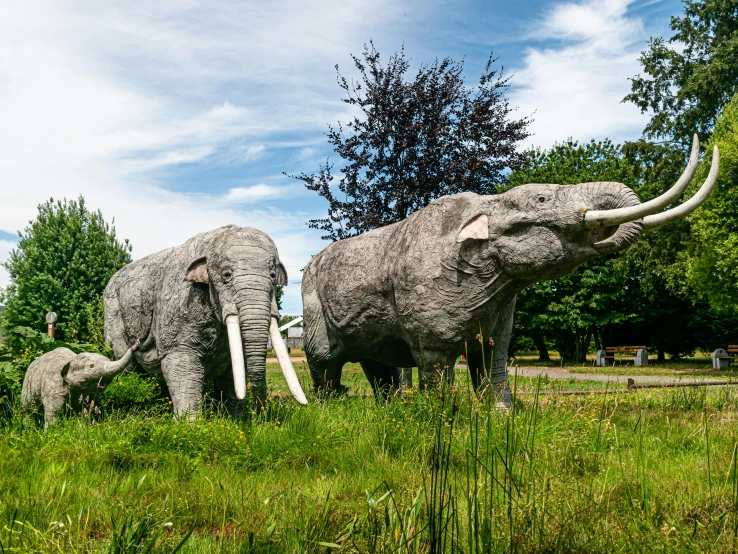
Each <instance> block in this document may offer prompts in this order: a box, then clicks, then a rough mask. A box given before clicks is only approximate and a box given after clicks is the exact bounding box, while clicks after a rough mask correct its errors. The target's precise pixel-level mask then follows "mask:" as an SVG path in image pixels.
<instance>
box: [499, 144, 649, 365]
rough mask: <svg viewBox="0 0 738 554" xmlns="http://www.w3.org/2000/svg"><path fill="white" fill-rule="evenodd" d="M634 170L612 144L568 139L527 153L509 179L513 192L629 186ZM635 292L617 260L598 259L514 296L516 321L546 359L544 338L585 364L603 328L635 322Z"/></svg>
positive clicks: (561, 352) (563, 352)
mask: <svg viewBox="0 0 738 554" xmlns="http://www.w3.org/2000/svg"><path fill="white" fill-rule="evenodd" d="M633 180H634V179H633V169H632V167H631V166H630V164H629V163H628V162H627V161H626V160H625V159H624V158H623V156H622V154H621V151H620V147H619V146H617V145H614V144H613V143H612V142H611V141H609V140H605V141H601V142H595V141H591V142H589V143H587V144H581V145H580V144H579V143H578V142H576V141H572V140H571V139H569V140H568V141H567V142H565V143H562V144H556V145H554V146H553V147H552V148H551V149H549V150H540V149H538V150H534V151H532V152H530V155H529V157H528V160H527V162H526V163H525V166H524V168H523V169H521V170H519V171H516V172H513V173H512V174H511V175H510V182H511V184H512V185H513V186H516V185H521V184H526V183H559V184H571V183H583V182H587V181H617V182H622V183H626V184H631V185H632V184H633ZM633 288H637V283H634V282H633V280H632V279H631V276H630V275H629V272H628V271H627V267H626V265H624V264H623V263H622V262H620V261H619V259H618V258H617V256H608V257H606V258H598V259H597V260H593V261H592V262H590V263H588V264H585V265H584V266H582V267H581V268H579V269H578V270H577V271H575V272H574V273H573V274H571V275H567V276H564V277H561V278H560V279H556V280H553V281H543V282H540V283H537V284H535V285H533V286H531V287H530V288H528V289H527V290H526V291H524V292H522V293H521V294H520V295H519V296H518V302H517V304H516V312H517V315H516V317H517V321H518V323H519V325H520V328H521V331H522V332H523V333H524V334H526V335H527V336H529V337H530V338H531V339H533V341H534V342H535V343H536V345H537V348H538V350H539V353H540V357H541V359H542V360H545V359H546V358H547V357H548V353H547V351H546V350H545V341H543V340H542V339H543V337H546V338H548V339H549V340H550V341H551V342H552V343H553V344H554V346H555V347H556V349H557V350H558V351H559V353H560V354H561V355H562V356H563V357H564V358H565V359H568V360H570V361H573V360H576V361H584V359H585V358H586V355H587V351H588V349H589V345H590V341H591V340H592V338H593V337H595V339H596V341H598V342H599V340H600V335H601V333H602V329H603V328H604V327H605V326H609V325H614V324H620V323H623V322H626V321H636V320H638V318H639V316H638V313H637V311H636V310H633V309H631V307H630V304H631V302H632V299H633V290H632V289H633Z"/></svg>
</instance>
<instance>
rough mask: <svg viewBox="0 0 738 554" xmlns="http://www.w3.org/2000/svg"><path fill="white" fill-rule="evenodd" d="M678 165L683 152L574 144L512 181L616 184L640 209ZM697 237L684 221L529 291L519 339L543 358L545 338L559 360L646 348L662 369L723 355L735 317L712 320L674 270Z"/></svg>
mask: <svg viewBox="0 0 738 554" xmlns="http://www.w3.org/2000/svg"><path fill="white" fill-rule="evenodd" d="M683 164H684V157H683V154H682V153H681V151H680V149H679V148H677V147H675V146H671V145H666V144H654V143H649V142H647V141H644V140H639V141H637V142H632V143H626V144H625V145H623V146H622V147H620V146H617V145H614V144H612V143H611V142H610V141H603V142H599V143H598V142H594V141H592V142H590V143H589V144H586V145H580V144H578V143H576V142H573V141H571V140H570V141H568V142H566V143H564V144H557V145H555V146H554V147H553V148H551V149H550V150H547V151H541V150H536V151H534V152H532V153H531V155H530V157H529V160H528V163H527V164H526V167H525V168H524V169H523V170H521V171H518V172H514V173H513V174H512V175H511V176H510V181H511V183H512V184H513V185H518V184H523V183H530V182H534V183H536V182H537V183H560V184H566V183H580V182H587V181H617V182H621V183H624V184H626V185H628V186H629V187H631V188H632V189H633V190H635V191H636V193H637V194H638V195H639V197H640V198H641V200H643V201H645V200H649V199H650V198H653V197H655V196H658V195H659V194H662V193H663V192H664V191H665V190H667V189H668V188H669V187H671V186H672V185H673V184H674V182H675V181H676V180H677V179H678V178H679V175H680V174H681V172H682V170H683ZM697 181H699V179H697V178H696V179H695V182H697ZM694 186H695V187H696V186H697V184H695V185H694ZM685 196H686V197H687V198H689V196H690V195H689V194H687V195H685ZM703 210H705V206H703V207H702V208H700V210H697V212H695V214H701V213H707V212H703ZM693 217H695V216H693ZM705 217H709V215H705ZM710 229H712V231H711V232H714V227H710ZM695 236H696V235H695V233H694V232H693V230H692V229H691V225H690V221H687V220H680V221H678V222H675V223H672V224H670V225H667V226H665V227H662V228H660V229H658V230H656V231H653V232H649V233H645V234H643V235H642V236H641V238H640V239H639V241H638V242H637V243H636V244H634V245H633V246H631V247H630V248H628V249H626V250H625V251H623V252H620V253H618V254H615V255H611V256H607V257H605V258H598V259H596V260H593V261H591V262H589V263H587V264H585V265H583V266H582V267H580V268H579V269H578V270H577V271H575V272H574V273H572V274H571V275H567V276H565V277H562V278H560V279H557V280H555V281H549V282H543V283H538V284H536V285H533V286H532V287H530V288H529V289H528V290H526V291H524V292H523V293H522V294H520V295H519V296H518V303H517V306H516V311H517V314H516V318H517V321H516V334H518V335H520V334H524V335H527V336H529V337H530V338H531V339H532V340H533V341H534V342H535V343H536V345H537V347H538V349H539V352H541V356H542V358H545V357H546V353H545V348H546V345H545V340H548V341H550V343H552V344H553V345H554V347H555V348H556V350H558V351H559V352H560V353H561V355H562V356H563V357H564V359H566V360H571V361H574V360H576V361H579V362H583V361H584V359H585V356H586V354H587V351H588V350H589V349H590V345H591V342H592V340H593V339H594V343H595V345H596V346H597V347H602V346H604V345H615V344H647V345H648V346H649V348H651V349H652V350H656V351H657V353H658V356H659V360H660V361H663V359H664V356H665V354H666V353H669V354H671V355H673V356H683V355H686V354H689V353H691V352H693V351H694V350H695V348H698V347H700V348H704V349H714V348H716V347H718V346H723V347H724V346H725V344H726V343H725V342H724V341H725V340H727V339H726V338H727V337H729V336H731V334H734V331H733V330H734V328H735V326H734V324H735V319H734V318H732V317H727V316H723V315H719V314H714V313H713V310H712V309H711V307H710V306H708V304H707V303H706V302H704V301H702V300H701V299H700V297H699V296H698V294H697V293H695V290H694V288H693V285H692V284H691V283H690V282H689V280H688V279H687V278H686V277H685V270H684V267H683V265H684V264H683V263H681V262H680V253H681V252H682V251H683V250H684V249H685V245H688V244H692V245H693V246H691V247H690V248H694V243H693V242H691V241H693V239H694V237H695ZM711 238H712V237H711ZM698 251H700V252H707V251H708V250H707V249H702V248H701V247H698ZM733 267H735V266H733ZM711 280H712V281H714V279H711Z"/></svg>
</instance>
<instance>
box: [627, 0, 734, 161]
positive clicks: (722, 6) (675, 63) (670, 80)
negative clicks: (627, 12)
mask: <svg viewBox="0 0 738 554" xmlns="http://www.w3.org/2000/svg"><path fill="white" fill-rule="evenodd" d="M683 4H684V13H683V14H682V15H681V17H672V18H671V25H670V27H671V30H672V31H674V34H673V35H672V36H671V37H669V38H668V39H666V40H664V39H663V38H652V39H651V41H650V43H649V46H648V48H647V49H646V50H645V51H644V52H643V53H642V54H641V57H640V62H641V65H642V67H643V75H637V76H635V77H633V78H632V79H631V83H632V87H631V90H632V92H631V93H630V94H629V95H627V96H626V97H625V98H624V101H626V102H633V103H634V104H635V105H636V106H638V107H639V108H640V109H641V111H642V112H649V111H650V112H652V114H653V115H652V117H651V120H650V121H649V123H648V125H647V126H646V128H645V130H644V133H645V135H646V136H647V137H652V138H665V139H668V140H672V141H676V142H680V143H681V144H682V145H683V146H685V147H688V146H689V144H690V140H691V137H692V133H695V132H697V133H699V134H700V136H702V137H707V136H709V134H710V131H711V130H712V126H713V125H714V123H715V120H716V119H717V118H718V117H720V114H721V113H722V109H723V106H724V105H725V104H726V103H727V102H728V101H729V100H730V99H731V98H732V97H733V95H734V94H736V92H738V63H736V60H738V0H683Z"/></svg>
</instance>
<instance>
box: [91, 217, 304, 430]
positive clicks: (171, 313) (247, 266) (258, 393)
mask: <svg viewBox="0 0 738 554" xmlns="http://www.w3.org/2000/svg"><path fill="white" fill-rule="evenodd" d="M286 284H287V272H286V271H285V268H284V266H283V265H282V263H281V262H280V261H279V254H278V253H277V247H276V246H275V245H274V242H272V239H270V238H269V237H268V236H267V235H266V234H265V233H263V232H261V231H259V230H258V229H254V228H252V227H236V226H234V225H229V226H226V227H221V228H219V229H215V230H213V231H208V232H205V233H201V234H199V235H196V236H194V237H192V238H191V239H189V240H188V241H187V242H185V243H184V244H182V245H180V246H176V247H174V248H169V249H167V250H163V251H161V252H157V253H155V254H151V255H150V256H146V257H145V258H142V259H140V260H137V261H135V262H133V263H131V264H128V265H127V266H125V267H123V268H122V269H121V270H120V271H118V273H116V274H115V275H113V277H112V278H111V279H110V281H109V282H108V285H107V287H106V288H105V295H104V307H105V337H106V340H109V341H111V342H112V343H113V350H114V352H115V355H116V356H122V355H123V353H124V352H125V351H126V350H127V349H128V347H129V345H131V344H133V343H134V342H135V341H136V340H138V339H140V340H141V348H140V350H139V351H138V352H136V355H135V361H136V364H137V365H138V366H140V367H142V368H143V369H145V370H146V371H148V372H149V373H151V374H152V375H154V376H155V377H157V378H158V380H159V382H160V383H161V384H162V385H163V386H164V387H165V390H166V391H167V392H168V394H169V396H170V398H171V400H172V404H173V407H174V414H175V417H178V418H179V417H182V416H185V415H189V417H190V419H192V418H194V417H195V415H196V413H197V410H198V409H199V406H200V402H201V400H202V396H203V384H204V381H205V380H206V379H212V380H213V381H214V385H215V392H216V395H217V396H218V397H220V398H222V399H223V400H225V401H226V405H227V407H228V410H229V411H230V412H231V413H232V414H233V415H235V416H238V415H239V414H240V412H241V410H242V405H243V403H242V402H241V400H243V399H244V398H245V397H246V384H247V380H246V371H247V370H248V381H249V383H250V388H251V392H252V394H253V397H254V401H255V403H256V405H257V407H261V406H263V405H264V403H265V401H266V393H267V391H266V350H267V343H268V339H269V338H270V337H271V340H272V344H273V345H274V348H275V350H276V351H277V356H278V359H279V362H280V365H281V368H282V372H283V374H284V376H285V378H286V380H287V384H288V386H289V388H290V391H291V392H292V394H293V395H294V396H295V398H296V399H297V401H298V402H300V403H301V404H307V400H306V399H305V395H304V393H303V392H302V389H301V388H300V383H299V381H298V379H297V374H296V373H295V370H294V368H293V367H292V363H291V362H290V359H289V356H287V355H286V347H285V345H284V342H283V340H282V337H281V335H280V333H279V329H278V326H277V319H276V318H278V316H279V314H278V312H277V303H276V296H275V294H276V289H277V285H286Z"/></svg>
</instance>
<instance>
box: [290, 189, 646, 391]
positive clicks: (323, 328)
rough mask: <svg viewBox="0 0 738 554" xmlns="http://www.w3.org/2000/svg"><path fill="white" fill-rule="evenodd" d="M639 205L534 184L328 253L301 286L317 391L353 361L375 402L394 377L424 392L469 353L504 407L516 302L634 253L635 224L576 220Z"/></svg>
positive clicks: (476, 374) (479, 379)
mask: <svg viewBox="0 0 738 554" xmlns="http://www.w3.org/2000/svg"><path fill="white" fill-rule="evenodd" d="M639 203H640V202H639V200H638V197H637V196H636V195H635V193H634V192H633V191H632V190H631V189H629V188H628V187H626V186H625V185H623V184H621V183H607V182H605V183H583V184H579V185H539V184H531V185H524V186H520V187H516V188H514V189H511V190H510V191H508V192H506V193H504V194H499V195H494V196H482V195H477V194H474V193H462V194H455V195H451V196H445V197H442V198H439V199H438V200H436V201H435V202H433V203H431V204H430V205H429V206H427V207H426V208H424V209H422V210H419V211H418V212H415V213H414V214H412V215H411V216H410V217H408V218H407V219H405V220H404V221H401V222H399V223H396V224H394V225H389V226H387V227H383V228H380V229H376V230H374V231H370V232H368V233H364V234H363V235H359V236H357V237H352V238H349V239H345V240H341V241H337V242H334V243H332V244H331V245H329V246H328V247H326V248H325V249H324V250H323V251H321V252H320V253H319V254H318V255H316V256H315V257H314V258H313V259H312V260H311V261H310V263H309V264H308V265H307V267H306V268H305V271H304V275H303V282H302V297H303V310H304V314H303V315H304V317H305V321H304V328H305V352H306V356H307V360H308V364H309V366H310V372H311V377H312V380H313V384H314V386H315V388H316V389H326V390H333V391H340V390H341V389H342V386H341V384H340V379H341V368H342V367H343V364H344V363H346V362H350V361H351V362H360V363H361V364H362V367H363V368H364V371H365V374H366V375H367V378H368V379H369V380H370V382H372V385H373V386H374V388H375V393H380V392H381V390H382V389H383V388H389V387H391V386H396V387H398V386H399V380H400V372H399V367H410V366H416V367H418V368H419V370H420V371H419V374H420V383H419V384H420V386H421V387H423V386H427V385H428V384H429V383H430V382H431V381H435V380H436V379H437V378H438V375H439V374H441V373H442V374H443V375H445V376H446V377H447V378H453V367H454V360H455V358H456V357H457V356H458V355H460V354H462V353H467V352H468V358H469V368H470V372H471V376H472V379H473V381H474V384H475V386H477V387H478V386H481V385H482V384H483V378H484V377H488V378H489V383H491V384H492V385H493V387H494V388H495V390H496V392H497V394H498V397H499V400H500V401H502V402H504V403H506V404H509V402H510V393H509V385H508V380H507V372H506V361H507V350H508V345H509V342H510V333H511V330H512V324H513V313H514V307H515V296H516V294H517V293H518V292H520V291H521V290H523V289H524V288H525V287H527V286H528V285H530V284H532V283H534V282H536V281H541V280H546V279H553V278H556V277H560V276H563V275H566V274H568V273H571V272H572V271H574V269H576V268H577V267H578V266H579V265H580V264H582V263H584V262H586V261H588V260H591V259H593V258H595V257H597V256H599V255H602V254H608V253H611V252H617V251H619V250H621V249H623V248H626V247H627V246H628V245H630V244H632V243H633V242H634V241H635V240H636V239H637V238H638V236H639V234H640V231H641V222H640V220H638V221H635V222H630V223H624V224H622V225H620V226H619V227H609V228H598V229H585V228H584V225H583V220H584V212H585V211H586V210H608V209H613V208H619V207H624V206H634V205H637V204H639ZM480 337H481V340H480ZM490 338H491V339H493V340H494V343H495V347H494V359H493V360H492V361H490V355H491V353H492V352H491V350H492V348H491V346H490V342H489V339H490Z"/></svg>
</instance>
